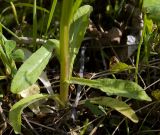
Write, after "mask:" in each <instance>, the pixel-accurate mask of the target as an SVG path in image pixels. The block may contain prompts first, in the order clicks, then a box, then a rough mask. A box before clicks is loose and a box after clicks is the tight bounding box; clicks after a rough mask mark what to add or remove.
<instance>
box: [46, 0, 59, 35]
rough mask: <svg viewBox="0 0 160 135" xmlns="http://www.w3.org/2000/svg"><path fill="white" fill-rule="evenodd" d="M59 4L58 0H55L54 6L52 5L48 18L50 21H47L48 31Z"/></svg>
mask: <svg viewBox="0 0 160 135" xmlns="http://www.w3.org/2000/svg"><path fill="white" fill-rule="evenodd" d="M56 5H57V0H53V3H52V7H51V11H50V13H49V18H48V23H47V29H46V33H47V31H48V29H49V27H50V24H51V21H52V18H53V14H54V10H55V7H56Z"/></svg>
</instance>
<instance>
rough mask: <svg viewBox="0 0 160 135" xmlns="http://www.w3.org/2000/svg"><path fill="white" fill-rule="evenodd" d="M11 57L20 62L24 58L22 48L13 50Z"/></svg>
mask: <svg viewBox="0 0 160 135" xmlns="http://www.w3.org/2000/svg"><path fill="white" fill-rule="evenodd" d="M11 56H12V59H13V60H15V61H16V62H22V61H23V60H24V57H25V56H24V52H23V50H22V49H17V50H15V51H14V52H13V53H12V54H11Z"/></svg>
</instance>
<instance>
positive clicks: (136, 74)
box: [135, 19, 146, 83]
mask: <svg viewBox="0 0 160 135" xmlns="http://www.w3.org/2000/svg"><path fill="white" fill-rule="evenodd" d="M145 25H146V24H145V19H144V26H143V31H142V36H141V39H140V41H139V44H138V49H137V58H136V69H135V82H136V83H138V68H139V58H140V53H141V46H142V43H143V38H144V34H145V27H146V26H145Z"/></svg>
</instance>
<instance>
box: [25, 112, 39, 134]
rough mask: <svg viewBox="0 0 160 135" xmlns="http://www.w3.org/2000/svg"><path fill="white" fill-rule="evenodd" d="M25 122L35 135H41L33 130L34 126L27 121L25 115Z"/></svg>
mask: <svg viewBox="0 0 160 135" xmlns="http://www.w3.org/2000/svg"><path fill="white" fill-rule="evenodd" d="M23 118H24V120H25V121H26V123H27V124H28V126H29V127H30V129H31V130H32V131H33V132H34V133H35V135H39V134H38V132H37V131H36V130H35V129H34V128H33V126H32V125H31V124H30V123H29V121H28V120H27V118H26V117H25V116H24V115H23Z"/></svg>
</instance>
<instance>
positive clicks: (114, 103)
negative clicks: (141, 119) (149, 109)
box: [89, 97, 138, 123]
mask: <svg viewBox="0 0 160 135" xmlns="http://www.w3.org/2000/svg"><path fill="white" fill-rule="evenodd" d="M89 101H90V102H91V103H93V104H99V105H104V106H107V107H110V108H113V109H115V110H116V111H118V112H120V113H121V114H123V115H124V116H126V117H128V118H129V119H130V120H132V121H133V122H135V123H137V122H138V117H137V116H136V114H135V112H134V110H133V109H132V108H131V107H130V106H129V105H127V104H126V103H125V102H123V101H119V100H118V99H114V98H110V97H98V98H92V99H89Z"/></svg>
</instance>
